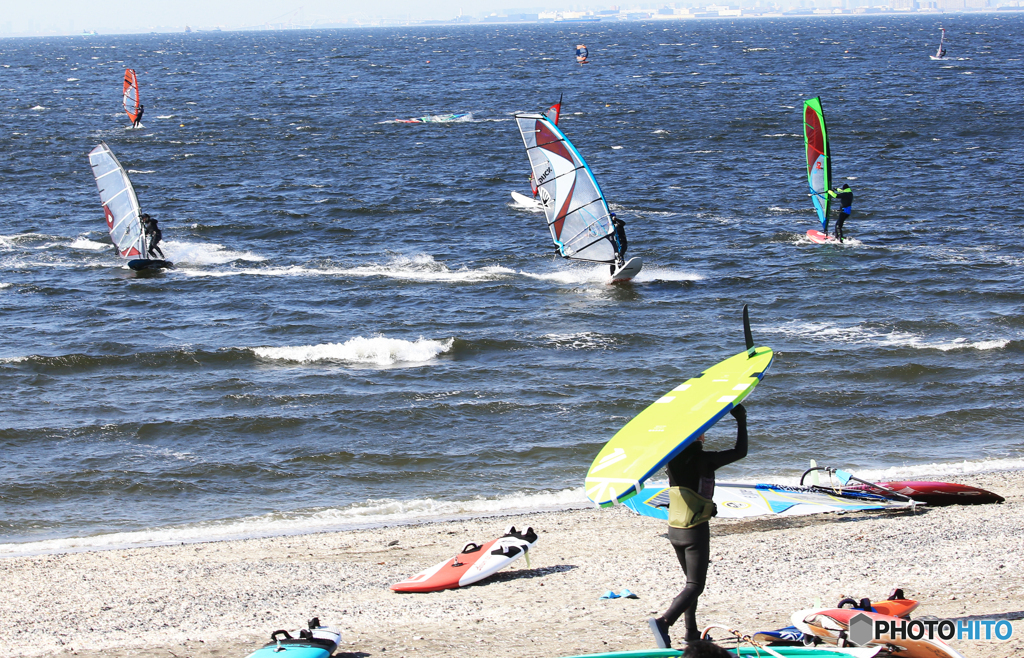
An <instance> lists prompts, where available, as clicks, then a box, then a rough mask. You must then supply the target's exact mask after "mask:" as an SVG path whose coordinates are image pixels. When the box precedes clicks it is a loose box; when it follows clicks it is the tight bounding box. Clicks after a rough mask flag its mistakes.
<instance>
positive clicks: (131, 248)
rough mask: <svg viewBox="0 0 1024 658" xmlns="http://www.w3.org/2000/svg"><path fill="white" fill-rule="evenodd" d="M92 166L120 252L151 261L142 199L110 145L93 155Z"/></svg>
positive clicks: (96, 150)
mask: <svg viewBox="0 0 1024 658" xmlns="http://www.w3.org/2000/svg"><path fill="white" fill-rule="evenodd" d="M89 164H90V165H91V166H92V175H93V176H94V177H95V178H96V187H97V189H99V191H100V201H102V202H103V214H104V216H105V217H106V220H107V228H108V229H109V230H110V239H111V240H113V242H114V246H115V247H116V248H117V253H118V254H120V255H121V256H123V257H125V258H149V254H148V251H147V249H146V236H145V233H144V232H143V230H142V219H141V218H140V215H141V213H140V211H139V199H138V198H137V197H136V196H135V188H134V187H132V182H131V181H130V180H128V174H127V173H126V172H125V170H124V167H122V166H121V163H120V162H118V161H117V158H116V157H114V154H113V152H112V151H111V150H110V147H108V146H107V145H106V144H104V143H102V142H100V145H99V146H97V147H96V148H94V149H93V150H92V151H90V152H89Z"/></svg>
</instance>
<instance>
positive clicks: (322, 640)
mask: <svg viewBox="0 0 1024 658" xmlns="http://www.w3.org/2000/svg"><path fill="white" fill-rule="evenodd" d="M340 642H341V633H339V632H338V631H336V630H334V629H333V628H328V627H326V626H321V625H320V620H319V619H318V618H316V617H314V618H313V619H311V620H310V621H309V628H304V629H302V630H300V631H295V634H294V635H292V634H291V633H289V632H288V631H274V632H273V633H271V634H270V642H268V643H267V644H265V645H264V646H263V647H262V648H261V649H257V650H256V651H254V652H252V653H251V654H249V657H248V658H328V656H330V655H331V654H333V653H334V651H335V650H336V649H337V648H338V643H340Z"/></svg>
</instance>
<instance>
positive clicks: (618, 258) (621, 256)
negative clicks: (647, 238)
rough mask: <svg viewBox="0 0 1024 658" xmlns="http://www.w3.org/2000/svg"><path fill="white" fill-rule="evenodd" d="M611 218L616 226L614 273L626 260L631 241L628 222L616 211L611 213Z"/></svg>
mask: <svg viewBox="0 0 1024 658" xmlns="http://www.w3.org/2000/svg"><path fill="white" fill-rule="evenodd" d="M611 219H612V226H614V227H615V264H614V265H612V274H614V273H615V270H616V269H618V268H620V267H622V265H623V263H625V262H626V249H627V248H628V247H629V241H628V240H627V239H626V222H624V221H622V220H621V219H619V218H618V216H617V215H616V214H615V213H612V214H611Z"/></svg>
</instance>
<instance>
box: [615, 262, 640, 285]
mask: <svg viewBox="0 0 1024 658" xmlns="http://www.w3.org/2000/svg"><path fill="white" fill-rule="evenodd" d="M643 266H644V262H643V261H642V260H641V259H640V257H639V256H637V257H636V258H630V259H629V260H627V261H626V262H625V263H623V264H622V267H620V268H618V269H615V266H614V265H612V283H618V282H620V281H629V280H630V279H632V278H633V277H635V276H636V275H637V274H640V270H641V269H642V268H643Z"/></svg>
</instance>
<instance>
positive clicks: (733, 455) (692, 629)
mask: <svg viewBox="0 0 1024 658" xmlns="http://www.w3.org/2000/svg"><path fill="white" fill-rule="evenodd" d="M732 413H733V415H734V416H736V447H734V448H733V449H732V450H721V451H718V452H704V449H703V448H704V446H703V444H701V442H700V441H696V442H694V443H693V444H691V445H690V446H687V448H686V450H683V452H681V453H679V455H677V456H676V457H675V458H674V459H672V461H670V462H669V463H668V466H667V467H666V470H667V471H668V483H669V486H671V487H686V488H688V489H692V490H693V491H695V492H697V493H698V494H700V495H701V496H703V497H705V498H711V497H712V496H714V493H715V471H716V470H718V469H719V468H721V467H723V466H725V465H726V464H731V463H733V462H734V461H737V460H739V459H743V458H744V457H746V456H747V411H746V409H744V408H743V405H740V406H738V407H736V409H734V410H733V412H732ZM668 540H669V541H670V542H672V548H674V549H675V551H676V558H677V559H678V560H679V566H681V567H682V568H683V573H684V574H686V587H684V588H683V591H682V592H680V593H679V594H678V596H676V598H675V599H673V600H672V605H670V606H669V608H668V610H667V611H666V612H665V614H664V615H662V616H661V617H660V621H663V622H664V623H665V625H666V626H671V625H672V624H674V623H676V620H678V619H679V617H680V616H683V615H685V617H686V641H687V642H690V641H693V640H697V639H700V629H698V628H697V615H696V611H697V597H699V596H700V595H701V593H702V592H703V591H704V583H705V581H706V580H707V575H708V562H709V559H710V556H711V528H710V526H709V524H708V523H707V522H706V521H705V522H704V523H701V524H700V525H698V526H695V527H693V528H673V527H671V526H669V529H668Z"/></svg>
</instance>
